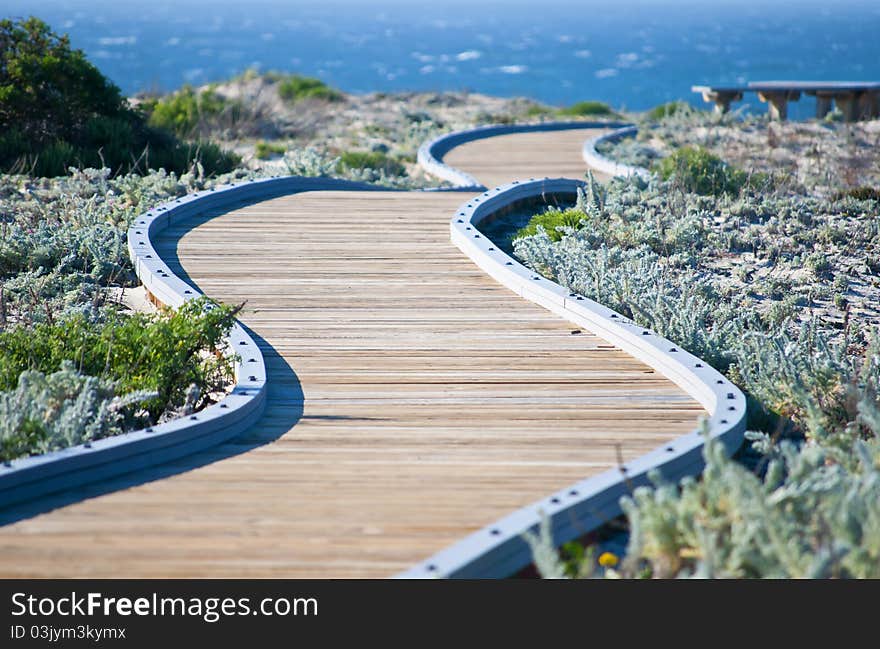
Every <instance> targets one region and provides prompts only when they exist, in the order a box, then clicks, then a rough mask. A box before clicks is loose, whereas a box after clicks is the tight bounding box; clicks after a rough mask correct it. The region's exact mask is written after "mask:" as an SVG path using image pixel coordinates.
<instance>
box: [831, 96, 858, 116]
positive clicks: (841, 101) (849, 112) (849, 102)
mask: <svg viewBox="0 0 880 649" xmlns="http://www.w3.org/2000/svg"><path fill="white" fill-rule="evenodd" d="M834 103H835V104H837V107H838V108H839V109H840V112H841V113H843V119H844V120H845V121H847V122H854V121H856V120H857V119H858V110H859V97H858V95H857V94H856V93H854V92H850V93H846V94H840V95H835V96H834Z"/></svg>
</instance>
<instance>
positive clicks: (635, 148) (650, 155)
mask: <svg viewBox="0 0 880 649" xmlns="http://www.w3.org/2000/svg"><path fill="white" fill-rule="evenodd" d="M596 151H597V152H598V153H599V154H600V155H603V156H605V157H606V158H610V159H612V160H614V161H615V162H619V163H621V164H625V165H631V166H634V167H645V168H650V167H651V165H653V164H654V162H655V161H656V160H659V159H660V158H662V157H663V154H662V153H661V152H660V151H658V150H657V149H655V148H654V147H652V146H650V145H648V144H645V143H644V142H642V141H641V140H639V139H638V138H633V137H624V138H619V139H617V140H603V141H602V142H599V144H598V145H597V146H596Z"/></svg>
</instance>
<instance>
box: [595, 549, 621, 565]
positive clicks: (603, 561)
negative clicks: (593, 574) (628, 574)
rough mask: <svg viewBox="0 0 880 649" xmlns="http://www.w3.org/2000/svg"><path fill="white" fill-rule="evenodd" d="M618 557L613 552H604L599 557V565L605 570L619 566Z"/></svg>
mask: <svg viewBox="0 0 880 649" xmlns="http://www.w3.org/2000/svg"><path fill="white" fill-rule="evenodd" d="M617 561H618V559H617V555H616V554H614V553H612V552H603V553H602V554H600V555H599V565H600V566H602V567H603V568H613V567H614V566H616V565H617Z"/></svg>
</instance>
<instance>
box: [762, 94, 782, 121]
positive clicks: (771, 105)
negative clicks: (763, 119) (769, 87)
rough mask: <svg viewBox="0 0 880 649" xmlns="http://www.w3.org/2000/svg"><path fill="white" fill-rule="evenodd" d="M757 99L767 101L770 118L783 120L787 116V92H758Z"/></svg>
mask: <svg viewBox="0 0 880 649" xmlns="http://www.w3.org/2000/svg"><path fill="white" fill-rule="evenodd" d="M758 99H760V100H761V101H763V102H767V108H768V109H769V112H770V119H773V120H777V121H779V122H784V121H785V119H786V118H787V117H788V93H787V92H759V93H758Z"/></svg>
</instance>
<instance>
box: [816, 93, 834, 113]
mask: <svg viewBox="0 0 880 649" xmlns="http://www.w3.org/2000/svg"><path fill="white" fill-rule="evenodd" d="M830 112H831V97H829V96H828V95H816V118H817V119H823V118H824V117H825V116H826V115H827V114H828V113H830Z"/></svg>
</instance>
